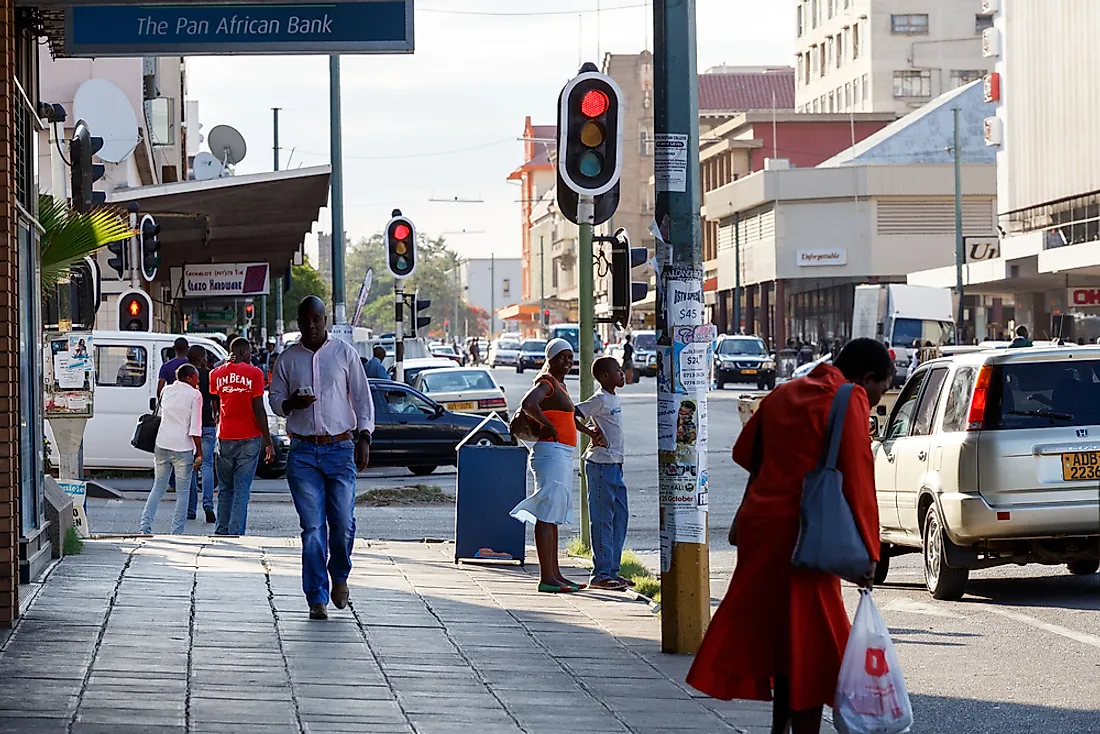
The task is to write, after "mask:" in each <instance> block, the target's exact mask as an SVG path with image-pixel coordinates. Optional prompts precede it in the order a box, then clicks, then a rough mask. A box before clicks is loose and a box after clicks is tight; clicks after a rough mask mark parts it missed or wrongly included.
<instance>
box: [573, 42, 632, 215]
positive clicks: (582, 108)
mask: <svg viewBox="0 0 1100 734" xmlns="http://www.w3.org/2000/svg"><path fill="white" fill-rule="evenodd" d="M622 99H623V97H622V91H621V90H620V89H619V85H618V84H616V83H615V80H614V79H612V78H611V77H609V76H607V75H606V74H601V73H600V72H598V71H596V70H595V66H592V65H590V64H586V65H585V66H584V67H582V70H581V73H580V74H578V75H577V76H576V77H575V78H574V79H573V80H572V81H571V82H569V83H568V84H566V85H565V88H564V89H562V92H561V97H560V100H559V110H558V175H559V176H560V177H561V180H562V182H563V183H564V184H565V185H566V186H567V187H568V188H569V189H570V190H572V191H573V192H575V193H576V194H578V195H580V196H593V197H596V196H600V195H602V194H606V193H608V192H609V191H611V190H612V189H614V188H615V187H616V186H617V185H618V183H619V177H620V174H621V172H622V162H623V154H622V137H623V119H622V115H621V114H620V108H621V107H622ZM559 197H560V194H559Z"/></svg>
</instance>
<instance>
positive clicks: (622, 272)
mask: <svg viewBox="0 0 1100 734" xmlns="http://www.w3.org/2000/svg"><path fill="white" fill-rule="evenodd" d="M608 239H609V240H610V242H611V288H610V290H611V293H610V296H611V320H612V321H613V322H614V323H617V324H619V325H620V326H623V327H625V326H626V325H627V323H628V322H629V321H630V305H631V304H632V303H637V302H638V301H641V300H642V299H644V298H645V297H646V295H647V294H648V293H649V283H643V282H640V281H632V280H631V279H630V273H631V271H632V270H633V269H634V268H636V267H639V266H641V265H644V264H645V261H646V259H647V258H648V257H649V252H648V251H647V250H646V248H644V247H631V246H630V235H629V234H627V231H626V229H625V228H623V227H619V228H618V229H617V230H615V234H614V235H612V236H611V237H610V238H608Z"/></svg>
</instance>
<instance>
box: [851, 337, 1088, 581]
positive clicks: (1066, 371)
mask: <svg viewBox="0 0 1100 734" xmlns="http://www.w3.org/2000/svg"><path fill="white" fill-rule="evenodd" d="M873 422H874V421H873ZM873 428H875V430H876V438H875V442H874V455H875V482H876V486H877V491H878V505H879V517H880V524H881V526H882V531H881V536H882V542H883V560H882V562H881V563H880V564H879V573H878V577H879V578H878V580H879V581H882V580H885V578H886V574H887V572H888V569H889V557H890V556H898V555H903V554H905V553H915V552H918V551H919V552H921V553H923V555H924V576H925V582H926V584H927V586H928V591H929V592H930V593H931V594H932V596H933V597H935V598H936V599H959V598H960V597H962V595H963V594H964V593H965V591H966V583H967V578H968V576H969V573H970V571H971V569H979V568H990V567H993V566H1000V565H1005V564H1010V563H1014V564H1019V565H1024V564H1027V563H1042V564H1047V565H1054V564H1062V563H1064V564H1066V566H1067V567H1068V568H1069V570H1070V572H1071V573H1074V574H1092V573H1096V571H1097V568H1098V567H1100V348H1095V347H1038V348H1030V349H1002V350H997V351H983V352H976V353H969V354H960V355H956V356H953V357H948V358H944V359H937V360H933V361H930V362H927V363H925V364H922V365H921V366H920V367H919V368H918V369H917V370H916V371H915V372H914V373H913V376H912V377H910V378H909V381H908V382H907V383H906V384H905V388H904V389H903V390H902V392H901V395H899V396H898V400H897V402H896V403H895V404H894V408H893V410H892V411H891V413H890V415H889V417H888V418H887V420H886V422H885V424H884V425H881V426H877V427H874V426H873Z"/></svg>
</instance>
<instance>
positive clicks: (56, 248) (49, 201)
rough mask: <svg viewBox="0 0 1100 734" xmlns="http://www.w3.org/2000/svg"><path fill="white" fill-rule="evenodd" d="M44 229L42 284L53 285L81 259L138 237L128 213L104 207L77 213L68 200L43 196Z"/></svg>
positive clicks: (40, 219) (41, 217)
mask: <svg viewBox="0 0 1100 734" xmlns="http://www.w3.org/2000/svg"><path fill="white" fill-rule="evenodd" d="M38 222H39V224H41V225H42V228H43V230H44V234H43V235H42V276H41V277H42V284H43V286H44V287H45V286H48V285H52V284H53V283H56V282H57V280H58V279H59V278H60V277H61V276H63V275H65V274H66V273H68V272H69V269H70V268H72V266H73V265H74V264H75V263H76V262H78V261H80V260H81V259H83V258H85V257H87V256H88V255H91V254H92V253H94V252H95V251H96V250H98V249H99V248H101V247H103V246H105V245H107V244H109V243H111V242H117V241H118V240H124V239H128V238H129V237H132V236H133V235H134V231H133V229H131V227H130V224H129V218H128V216H127V215H126V213H125V212H122V211H120V210H118V209H114V208H111V207H101V208H99V209H94V210H92V211H90V212H75V211H72V210H71V209H70V208H69V205H68V203H67V202H65V201H64V200H59V199H54V198H53V197H52V196H50V195H49V194H42V195H41V196H39V199H38Z"/></svg>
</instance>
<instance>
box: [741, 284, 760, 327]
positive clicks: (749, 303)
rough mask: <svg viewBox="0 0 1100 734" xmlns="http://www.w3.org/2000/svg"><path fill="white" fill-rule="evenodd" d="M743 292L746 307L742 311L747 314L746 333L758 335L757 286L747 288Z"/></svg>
mask: <svg viewBox="0 0 1100 734" xmlns="http://www.w3.org/2000/svg"><path fill="white" fill-rule="evenodd" d="M742 291H743V292H744V294H745V307H744V308H743V309H742V310H741V313H743V314H745V333H746V334H756V333H758V332H757V331H756V307H755V303H754V302H755V300H756V286H755V285H750V286H746V287H745V288H743V289H742Z"/></svg>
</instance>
